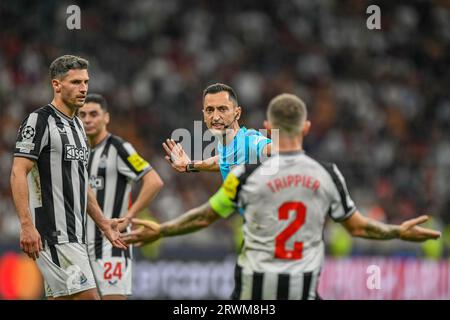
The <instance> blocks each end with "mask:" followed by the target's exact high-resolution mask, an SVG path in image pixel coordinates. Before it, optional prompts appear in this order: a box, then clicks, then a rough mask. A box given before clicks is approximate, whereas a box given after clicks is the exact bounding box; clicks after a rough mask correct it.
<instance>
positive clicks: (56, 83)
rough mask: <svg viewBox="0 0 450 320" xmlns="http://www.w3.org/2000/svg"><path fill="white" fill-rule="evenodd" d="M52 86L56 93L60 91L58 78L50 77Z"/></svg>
mask: <svg viewBox="0 0 450 320" xmlns="http://www.w3.org/2000/svg"><path fill="white" fill-rule="evenodd" d="M52 86H53V90H55V92H56V93H60V92H61V81H59V80H58V79H52Z"/></svg>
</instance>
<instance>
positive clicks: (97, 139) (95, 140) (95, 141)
mask: <svg viewBox="0 0 450 320" xmlns="http://www.w3.org/2000/svg"><path fill="white" fill-rule="evenodd" d="M108 135H109V132H108V130H103V131H101V132H100V133H99V134H97V135H96V136H88V140H89V145H90V146H91V148H95V147H96V146H98V145H99V144H100V143H102V142H103V141H104V140H105V139H106V137H107V136H108Z"/></svg>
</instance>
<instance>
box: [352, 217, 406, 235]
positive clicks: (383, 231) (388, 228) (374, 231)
mask: <svg viewBox="0 0 450 320" xmlns="http://www.w3.org/2000/svg"><path fill="white" fill-rule="evenodd" d="M399 236H400V229H399V227H398V226H396V225H392V224H385V223H382V222H379V221H376V220H373V219H367V225H366V227H365V228H364V230H363V233H362V234H361V237H363V238H369V239H382V240H388V239H394V238H398V237H399Z"/></svg>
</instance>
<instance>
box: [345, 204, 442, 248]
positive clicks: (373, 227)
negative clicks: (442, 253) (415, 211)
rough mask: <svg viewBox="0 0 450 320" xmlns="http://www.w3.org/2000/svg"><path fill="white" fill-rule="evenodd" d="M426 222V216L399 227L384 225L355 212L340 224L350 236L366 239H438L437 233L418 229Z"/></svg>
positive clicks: (426, 229)
mask: <svg viewBox="0 0 450 320" xmlns="http://www.w3.org/2000/svg"><path fill="white" fill-rule="evenodd" d="M427 220H428V216H420V217H418V218H414V219H410V220H407V221H405V222H403V223H402V224H401V225H392V224H385V223H382V222H380V221H376V220H374V219H371V218H367V217H365V216H363V215H362V214H361V213H359V211H356V212H355V213H354V214H353V215H352V216H351V217H350V218H348V219H347V220H345V221H343V222H342V224H343V225H344V227H345V228H346V229H347V230H348V231H349V232H350V234H351V235H352V236H355V237H361V238H368V239H380V240H388V239H402V240H405V241H418V242H421V241H426V240H429V239H438V238H439V237H440V236H441V233H440V232H439V231H436V230H433V229H428V228H423V227H420V226H419V224H422V223H424V222H426V221H427Z"/></svg>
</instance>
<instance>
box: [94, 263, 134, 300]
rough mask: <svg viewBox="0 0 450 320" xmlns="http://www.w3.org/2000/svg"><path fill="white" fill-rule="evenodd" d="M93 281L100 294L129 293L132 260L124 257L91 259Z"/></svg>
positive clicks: (124, 294) (127, 294)
mask: <svg viewBox="0 0 450 320" xmlns="http://www.w3.org/2000/svg"><path fill="white" fill-rule="evenodd" d="M91 265H92V271H93V272H94V276H95V281H96V282H97V286H98V289H99V291H100V294H101V295H102V296H106V295H123V296H129V295H131V287H132V285H131V282H132V274H131V271H132V261H131V259H129V258H128V259H127V258H125V257H109V258H104V259H97V260H91Z"/></svg>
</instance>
